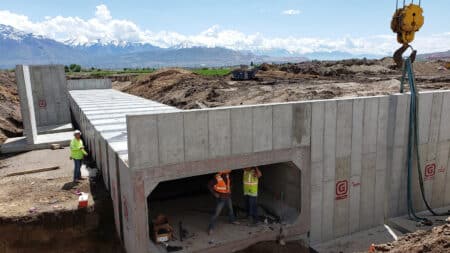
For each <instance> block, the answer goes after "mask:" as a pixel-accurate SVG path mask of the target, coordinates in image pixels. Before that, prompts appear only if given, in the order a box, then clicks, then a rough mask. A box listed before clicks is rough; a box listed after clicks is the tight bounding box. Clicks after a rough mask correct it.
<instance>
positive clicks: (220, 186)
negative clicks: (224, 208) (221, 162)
mask: <svg viewBox="0 0 450 253" xmlns="http://www.w3.org/2000/svg"><path fill="white" fill-rule="evenodd" d="M225 177H226V179H227V182H226V183H225V180H223V177H222V175H221V174H217V175H216V181H217V183H216V184H215V185H214V190H215V191H216V192H219V193H230V192H231V189H230V176H229V174H225Z"/></svg>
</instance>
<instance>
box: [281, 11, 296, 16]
mask: <svg viewBox="0 0 450 253" xmlns="http://www.w3.org/2000/svg"><path fill="white" fill-rule="evenodd" d="M281 14H283V15H289V16H291V15H298V14H300V10H293V9H290V10H284V11H282V12H281Z"/></svg>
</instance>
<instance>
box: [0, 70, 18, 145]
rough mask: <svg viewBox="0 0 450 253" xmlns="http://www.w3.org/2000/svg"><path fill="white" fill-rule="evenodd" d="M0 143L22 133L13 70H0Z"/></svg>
mask: <svg viewBox="0 0 450 253" xmlns="http://www.w3.org/2000/svg"><path fill="white" fill-rule="evenodd" d="M0 101H1V103H0V143H3V141H4V140H5V139H6V138H7V137H16V136H20V135H22V116H21V114H20V105H19V95H18V93H17V86H16V76H15V74H14V72H10V71H0Z"/></svg>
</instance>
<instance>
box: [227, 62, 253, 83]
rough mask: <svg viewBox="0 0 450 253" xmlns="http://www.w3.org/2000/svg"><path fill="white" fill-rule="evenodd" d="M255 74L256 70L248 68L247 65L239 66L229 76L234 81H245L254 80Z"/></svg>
mask: <svg viewBox="0 0 450 253" xmlns="http://www.w3.org/2000/svg"><path fill="white" fill-rule="evenodd" d="M257 72H258V69H257V68H254V67H253V66H252V67H250V68H249V67H248V66H247V65H241V66H240V67H239V68H237V69H234V70H233V71H231V74H232V79H233V80H234V81H245V80H254V79H256V73H257Z"/></svg>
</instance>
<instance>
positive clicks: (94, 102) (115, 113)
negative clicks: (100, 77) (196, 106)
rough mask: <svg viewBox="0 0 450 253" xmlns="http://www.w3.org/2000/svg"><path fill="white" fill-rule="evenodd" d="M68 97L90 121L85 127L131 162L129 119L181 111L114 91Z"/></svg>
mask: <svg viewBox="0 0 450 253" xmlns="http://www.w3.org/2000/svg"><path fill="white" fill-rule="evenodd" d="M69 94H70V96H71V97H72V99H73V100H74V102H75V103H76V104H77V106H78V107H79V109H80V110H81V113H82V114H83V115H84V117H85V118H86V119H87V120H88V122H86V123H87V124H90V125H91V127H92V128H93V129H94V130H95V132H97V133H98V134H100V136H101V137H102V138H103V139H105V141H106V142H107V143H108V144H109V146H110V147H111V149H112V150H114V151H115V152H117V154H118V155H119V157H120V158H121V159H122V160H124V161H125V160H127V159H128V147H127V146H128V145H127V127H126V116H127V115H133V114H147V113H163V112H175V111H180V110H179V109H177V108H175V107H171V106H168V105H164V104H161V103H158V102H155V101H151V100H148V99H145V98H141V97H137V96H133V95H130V94H126V93H122V92H120V91H116V90H112V89H93V90H71V91H69Z"/></svg>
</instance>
